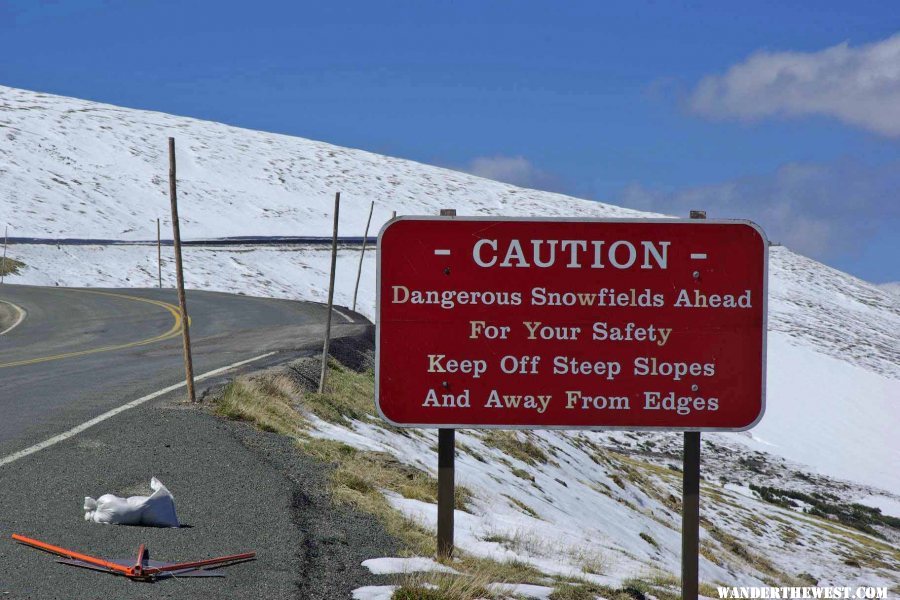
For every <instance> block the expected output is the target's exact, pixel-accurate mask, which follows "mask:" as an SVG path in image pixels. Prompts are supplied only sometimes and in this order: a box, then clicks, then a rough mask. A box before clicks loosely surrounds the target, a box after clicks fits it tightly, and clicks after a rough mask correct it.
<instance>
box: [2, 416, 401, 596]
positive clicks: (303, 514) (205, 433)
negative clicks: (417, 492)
mask: <svg viewBox="0 0 900 600" xmlns="http://www.w3.org/2000/svg"><path fill="white" fill-rule="evenodd" d="M328 472H329V467H328V465H325V464H323V463H321V462H318V461H316V460H314V459H311V458H308V457H305V456H303V455H302V454H300V453H299V452H297V451H296V449H295V448H294V446H293V443H292V441H291V440H290V439H288V438H285V437H283V436H279V435H276V434H271V433H265V432H262V431H258V430H256V429H254V428H252V427H251V426H249V425H247V424H245V423H237V422H230V421H226V420H224V419H221V418H219V417H216V416H214V415H211V414H209V413H207V412H205V411H203V410H199V409H196V408H191V407H186V406H184V405H183V404H179V403H175V402H172V401H169V400H167V401H161V402H154V403H152V404H148V405H145V406H142V407H140V408H138V409H135V410H133V411H130V412H129V413H127V414H123V415H120V416H118V417H117V418H115V419H111V420H109V421H107V422H104V423H102V424H100V425H97V426H96V427H94V428H92V429H90V430H89V431H86V432H84V433H82V434H81V435H79V436H76V437H75V438H72V439H70V440H67V441H66V442H63V443H60V444H58V445H56V446H54V447H52V448H48V449H46V450H44V451H42V452H39V453H37V454H35V455H32V456H29V457H26V458H24V459H22V460H19V461H17V462H15V463H12V464H9V465H6V466H5V467H3V471H2V473H0V477H2V487H3V509H4V510H3V519H2V522H0V534H2V539H0V593H4V592H9V594H8V595H7V594H4V595H5V597H9V598H37V597H40V598H96V597H117V598H157V597H159V596H160V595H161V593H162V595H163V596H165V597H173V598H208V597H217V598H249V597H258V598H276V599H277V598H311V599H315V598H322V599H324V598H348V597H350V591H351V590H352V589H354V588H356V587H360V586H362V585H372V584H378V583H384V582H385V581H384V579H383V578H381V577H377V576H374V575H371V574H369V573H368V572H367V571H366V570H365V569H363V568H362V567H361V566H360V563H361V562H362V561H363V560H365V559H367V558H372V557H376V556H389V555H392V554H393V553H394V552H395V551H396V544H395V543H394V542H393V540H391V539H390V538H389V537H388V536H387V535H386V534H385V533H383V530H382V528H381V526H380V525H379V524H378V522H377V521H376V520H375V519H374V518H372V517H370V516H368V515H363V514H357V513H353V512H352V511H350V510H347V509H343V508H336V507H334V506H333V505H332V504H331V500H330V497H329V495H328V491H327V477H328ZM152 476H156V477H158V478H159V479H160V480H161V481H162V482H163V483H164V484H165V485H166V486H167V487H169V489H170V490H171V491H172V492H173V494H174V495H175V499H176V504H177V509H178V514H179V518H180V519H181V521H182V523H184V524H185V525H187V527H184V528H181V529H153V528H143V527H121V526H104V525H98V524H93V523H88V522H85V521H84V520H83V512H82V510H81V504H82V500H83V498H84V496H94V497H96V496H98V495H101V494H104V493H115V494H118V495H133V494H144V493H147V492H148V484H149V481H150V478H151V477H152ZM12 533H21V534H24V535H28V536H31V537H36V538H38V539H42V540H46V541H48V542H50V543H53V544H57V545H62V546H65V547H69V548H72V549H75V550H81V551H84V552H89V553H96V554H99V555H102V556H105V557H108V558H126V557H129V556H131V555H133V554H134V551H135V549H136V548H137V547H138V545H139V544H141V543H144V544H147V545H148V547H149V548H150V549H151V551H152V553H153V556H154V558H156V559H160V560H169V559H195V558H206V557H210V556H216V555H221V554H231V553H235V552H244V551H256V552H257V553H258V560H257V561H255V562H252V563H246V564H242V565H237V566H234V567H230V568H228V569H226V570H225V571H223V572H224V573H225V575H226V578H224V579H195V580H189V581H184V582H182V581H166V582H161V583H159V584H156V585H140V584H134V583H132V582H128V581H126V580H124V579H123V578H117V577H111V576H104V575H102V574H98V573H94V572H90V571H85V570H79V569H74V568H71V567H66V566H63V565H59V564H55V563H54V561H53V559H52V558H51V557H49V556H47V555H46V554H42V553H40V552H36V551H34V550H31V549H28V548H25V547H21V546H17V545H16V544H14V543H12V542H11V540H9V536H10V535H11V534H12Z"/></svg>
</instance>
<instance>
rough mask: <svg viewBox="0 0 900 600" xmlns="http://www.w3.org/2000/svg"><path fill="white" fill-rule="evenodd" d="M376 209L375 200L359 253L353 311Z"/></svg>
mask: <svg viewBox="0 0 900 600" xmlns="http://www.w3.org/2000/svg"><path fill="white" fill-rule="evenodd" d="M374 210H375V202H374V201H372V204H371V205H369V220H368V221H366V232H365V233H364V234H363V245H362V252H360V253H359V270H357V271H356V287H355V288H353V311H354V312H356V295H357V294H358V293H359V280H360V278H361V277H362V268H363V259H365V257H366V244H367V243H368V241H369V225H371V224H372V212H373V211H374Z"/></svg>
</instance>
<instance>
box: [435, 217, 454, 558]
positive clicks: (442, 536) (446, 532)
mask: <svg viewBox="0 0 900 600" xmlns="http://www.w3.org/2000/svg"><path fill="white" fill-rule="evenodd" d="M441 216H442V217H455V216H456V209H453V208H444V209H441ZM455 498H456V430H455V429H438V522H437V555H438V557H440V558H450V557H451V556H452V555H453V528H454V524H453V510H454V508H455V506H454V505H455V504H456V501H455Z"/></svg>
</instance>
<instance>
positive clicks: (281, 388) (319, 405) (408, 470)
mask: <svg viewBox="0 0 900 600" xmlns="http://www.w3.org/2000/svg"><path fill="white" fill-rule="evenodd" d="M329 369H330V371H329V382H330V384H329V386H328V391H327V393H325V394H318V393H314V392H308V391H305V390H304V389H303V388H302V386H301V385H300V384H299V383H297V382H296V381H295V380H294V379H293V378H292V377H290V375H289V373H286V372H284V371H270V372H264V373H262V374H258V375H253V376H244V377H239V378H237V379H236V380H235V381H233V382H232V383H231V384H230V385H228V386H227V387H226V389H225V391H224V393H223V394H221V396H220V397H219V399H218V402H217V405H216V411H217V412H218V413H219V414H220V415H222V416H224V417H227V418H230V419H235V420H243V421H248V422H251V423H253V424H255V425H256V426H257V427H259V428H260V429H263V430H265V431H271V432H275V433H279V434H282V435H286V436H289V437H292V438H294V439H295V440H296V442H297V446H298V448H299V449H300V450H301V451H302V452H303V453H305V454H307V455H309V456H312V457H314V458H317V459H319V460H322V461H324V462H328V463H330V464H332V465H333V470H332V472H331V475H330V477H329V491H330V493H331V496H332V498H333V500H334V502H335V503H337V504H340V505H349V506H353V507H354V508H356V509H357V510H361V511H364V512H367V513H369V514H372V515H374V516H376V517H377V518H378V519H379V520H380V521H381V522H382V524H383V525H384V526H385V529H386V530H387V531H388V533H390V534H391V535H393V536H395V537H396V538H398V539H400V540H401V541H403V542H404V544H405V545H406V546H407V549H408V551H409V552H411V553H416V554H422V555H425V556H429V555H433V554H434V553H435V551H436V548H435V541H434V535H433V534H432V533H430V532H428V531H426V530H425V529H423V528H422V527H421V526H419V525H417V524H415V523H413V522H412V521H410V520H409V519H407V518H405V517H404V516H403V515H401V514H400V513H399V512H398V511H396V510H394V509H393V507H391V505H390V504H389V503H388V501H387V500H386V499H385V497H384V494H383V493H382V492H383V491H384V490H389V491H392V492H395V493H397V494H400V495H401V496H403V497H405V498H412V499H416V500H421V501H423V502H429V503H436V502H437V479H435V478H434V477H432V476H431V475H429V474H428V473H425V472H423V471H421V470H419V469H416V468H415V467H411V466H409V465H405V464H403V463H402V462H400V461H399V460H397V458H395V457H394V456H392V455H391V454H388V453H385V452H362V451H359V450H357V449H356V448H353V447H352V446H349V445H347V444H344V443H342V442H338V441H335V440H329V439H324V438H320V437H315V436H313V435H311V434H310V423H309V419H308V417H307V416H308V415H309V414H314V415H316V416H317V417H319V418H321V419H323V420H326V421H329V422H332V423H339V424H347V425H349V423H350V420H352V419H355V420H361V419H365V418H368V417H371V416H373V414H374V403H373V401H372V394H373V390H374V379H373V376H372V374H371V373H357V372H354V371H352V370H350V369H347V368H346V367H344V366H343V365H341V364H339V363H337V362H335V361H331V364H330V365H329ZM471 498H472V492H471V491H470V490H469V489H467V488H466V487H465V486H462V485H457V486H456V497H455V505H456V508H457V509H458V510H468V509H469V508H468V507H469V502H470V501H471Z"/></svg>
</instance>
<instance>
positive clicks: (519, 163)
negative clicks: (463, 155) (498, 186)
mask: <svg viewBox="0 0 900 600" xmlns="http://www.w3.org/2000/svg"><path fill="white" fill-rule="evenodd" d="M462 170H463V171H466V172H467V173H471V174H472V175H477V176H479V177H485V178H487V179H495V180H497V181H502V182H504V183H511V184H513V185H518V186H521V187H526V188H534V189H540V190H550V191H562V190H561V189H560V188H561V187H562V186H561V184H560V181H559V180H558V179H557V178H556V177H555V176H553V175H551V174H550V173H547V172H546V171H544V170H542V169H539V168H537V167H536V166H534V165H533V164H532V163H531V161H529V160H528V159H527V158H525V157H523V156H479V157H477V158H474V159H472V161H471V162H470V163H469V164H468V165H467V166H465V167H463V168H462Z"/></svg>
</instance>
